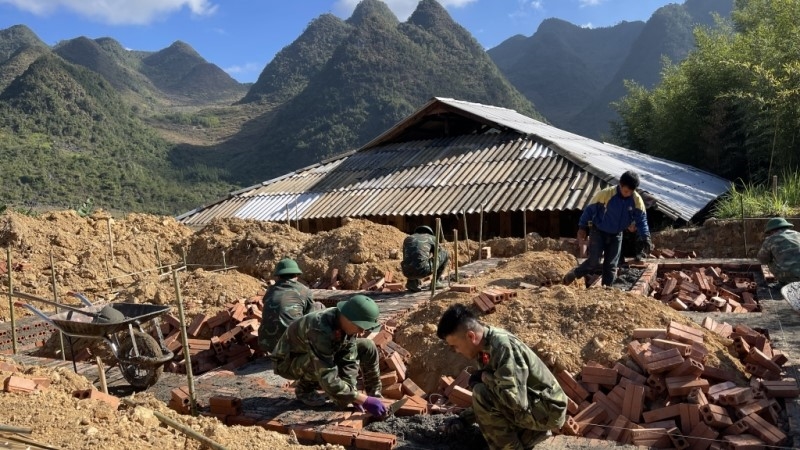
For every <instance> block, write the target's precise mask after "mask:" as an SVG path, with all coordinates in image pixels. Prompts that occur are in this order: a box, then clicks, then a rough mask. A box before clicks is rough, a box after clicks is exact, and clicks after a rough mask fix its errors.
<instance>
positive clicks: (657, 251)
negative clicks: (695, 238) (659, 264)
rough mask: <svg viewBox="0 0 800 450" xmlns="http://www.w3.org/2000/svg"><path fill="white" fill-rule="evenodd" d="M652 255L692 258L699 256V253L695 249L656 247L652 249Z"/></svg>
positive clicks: (657, 256)
mask: <svg viewBox="0 0 800 450" xmlns="http://www.w3.org/2000/svg"><path fill="white" fill-rule="evenodd" d="M650 256H652V257H654V258H670V259H672V258H681V259H692V258H697V253H695V252H694V251H688V252H686V251H683V250H672V249H668V248H654V249H653V250H651V251H650Z"/></svg>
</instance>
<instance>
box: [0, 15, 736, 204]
mask: <svg viewBox="0 0 800 450" xmlns="http://www.w3.org/2000/svg"><path fill="white" fill-rule="evenodd" d="M732 3H733V1H732V0H726V1H723V0H687V1H686V3H684V4H683V5H677V4H672V5H667V6H665V7H663V8H661V9H659V10H658V11H657V12H656V13H655V14H654V15H653V16H652V17H651V19H650V20H648V21H647V22H646V23H645V22H623V23H620V24H618V25H616V26H614V27H608V28H599V29H586V28H580V27H577V26H575V25H572V24H569V23H567V22H564V21H561V20H558V19H549V20H546V21H544V22H542V24H541V25H540V27H539V29H538V30H537V31H536V33H535V34H534V35H532V36H530V37H524V36H513V37H511V38H509V39H508V40H507V41H505V42H503V43H502V44H500V45H499V46H497V47H495V48H493V49H490V50H488V51H485V50H484V49H483V48H482V47H481V46H480V44H479V43H478V42H477V41H476V40H475V39H474V38H473V37H472V36H471V35H470V33H469V32H468V31H467V30H466V29H464V28H463V27H461V26H460V25H459V24H458V23H456V22H455V21H454V20H453V19H452V18H451V17H450V15H449V14H448V13H447V11H446V10H445V9H444V8H443V7H442V6H441V5H440V4H439V3H438V2H437V1H435V0H422V1H421V2H419V5H418V7H417V9H416V10H415V12H414V13H413V14H412V15H411V16H410V17H409V18H408V20H406V21H405V22H400V21H399V20H398V19H397V17H396V16H395V15H394V14H393V13H392V12H391V10H389V8H388V7H387V6H386V5H385V4H384V3H383V2H381V1H379V0H363V1H361V2H360V3H359V4H358V6H357V7H356V8H355V10H354V12H353V14H352V15H351V17H350V18H348V19H347V20H342V19H339V18H338V17H336V16H333V15H330V14H324V15H322V16H320V17H318V18H317V19H315V20H314V21H313V22H311V23H310V24H309V25H308V27H307V28H306V29H305V30H304V32H303V33H302V34H301V35H300V36H299V37H298V38H297V39H296V40H295V41H294V42H293V43H291V44H290V45H288V46H286V47H285V48H284V49H283V50H281V51H280V52H279V53H278V54H277V55H276V56H275V57H274V58H273V60H272V61H270V62H269V63H268V64H267V65H266V67H265V68H264V70H263V71H262V73H261V75H260V76H259V78H258V80H257V81H256V82H255V83H253V84H241V83H238V82H236V81H235V80H234V79H232V78H231V77H230V76H228V75H227V74H226V73H225V72H224V71H222V70H221V69H220V68H219V67H217V66H215V65H214V64H212V63H209V62H208V61H206V60H205V59H203V57H202V56H200V55H199V54H198V53H197V52H196V51H195V50H194V49H193V48H192V47H191V46H190V45H189V44H187V43H184V42H181V41H177V42H175V43H173V44H172V45H170V46H169V47H167V48H165V49H163V50H160V51H157V52H143V51H136V50H127V49H125V48H123V47H122V46H121V45H120V44H119V42H117V41H115V40H114V39H112V38H110V37H105V38H100V39H88V38H85V37H77V38H74V39H71V40H68V41H64V42H60V43H58V44H57V45H55V46H53V47H49V46H47V45H46V44H45V43H43V42H42V41H41V40H40V39H39V38H38V37H37V36H36V35H35V34H34V33H33V32H32V31H31V30H30V29H28V28H27V27H25V26H24V25H17V26H14V27H11V28H8V29H5V30H0V158H2V159H0V167H2V168H3V173H5V174H13V176H6V177H4V178H3V180H2V181H0V194H1V195H3V197H4V198H5V199H6V202H10V203H24V204H31V205H32V204H38V205H48V206H56V207H64V206H67V207H72V206H74V205H77V204H80V203H81V202H83V201H85V200H86V199H87V198H89V197H92V199H93V201H94V202H95V203H96V204H98V205H101V206H103V207H105V208H108V209H122V210H127V211H147V212H158V213H170V214H171V213H176V212H182V211H185V210H186V209H191V208H193V207H195V206H198V205H199V204H202V203H204V202H206V201H208V200H211V199H213V198H215V197H219V196H221V195H223V194H224V193H226V192H229V191H231V190H234V189H236V188H238V187H242V186H246V185H249V184H253V183H258V182H261V181H263V180H266V179H269V178H272V177H275V176H279V175H281V174H283V173H286V172H287V171H291V170H294V169H296V168H299V167H302V166H306V165H309V164H312V163H314V162H317V161H319V160H321V159H324V158H327V157H330V156H333V155H335V154H338V153H342V152H345V151H349V150H352V149H353V148H357V147H358V146H359V145H361V144H363V143H365V142H366V141H368V140H370V139H372V138H374V137H375V136H377V135H378V134H380V133H381V132H383V131H385V130H386V129H387V128H389V127H391V126H393V125H394V124H395V123H396V122H397V121H399V120H401V119H402V118H403V117H405V116H407V115H408V114H410V113H411V112H413V111H414V110H415V109H416V108H418V107H419V106H420V105H422V104H423V103H425V102H426V101H427V100H429V99H430V98H431V97H433V96H439V97H453V98H457V99H461V100H467V101H474V102H479V103H484V104H490V105H495V106H501V107H506V108H511V109H515V110H517V111H519V112H521V113H523V114H526V115H529V116H531V117H534V118H538V119H540V120H547V121H550V122H551V123H553V124H554V125H556V126H559V127H562V128H565V129H567V130H571V131H576V132H579V133H581V134H584V135H587V136H590V137H598V136H601V135H602V134H603V133H605V132H606V130H607V123H608V121H609V120H612V119H613V117H614V113H613V111H612V110H611V109H610V107H609V106H608V104H609V102H610V101H614V100H616V99H618V98H619V97H620V96H621V95H624V88H623V86H622V80H624V79H635V80H636V81H637V82H639V83H640V84H643V85H645V86H648V87H649V86H653V85H654V84H655V83H657V82H658V79H659V76H660V69H661V64H662V62H661V58H662V55H664V56H666V57H667V58H669V59H671V60H673V61H680V60H681V59H682V58H683V57H685V55H686V54H687V53H688V52H689V51H690V50H691V48H692V46H693V41H692V37H691V29H692V27H693V25H694V24H711V23H712V16H711V12H712V11H714V12H717V13H719V14H720V15H722V16H726V15H728V14H730V10H731V8H732ZM543 62H545V63H543ZM534 105H535V106H534Z"/></svg>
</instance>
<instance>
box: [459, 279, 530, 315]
mask: <svg viewBox="0 0 800 450" xmlns="http://www.w3.org/2000/svg"><path fill="white" fill-rule="evenodd" d="M450 290H451V291H456V292H466V293H476V292H477V288H476V287H475V286H473V285H471V284H454V285H452V286H450ZM516 296H517V291H515V290H512V289H503V288H498V287H491V288H487V289H484V290H482V291H481V292H480V293H478V295H476V296H475V297H473V298H472V303H474V304H475V306H477V307H478V309H480V310H481V312H482V313H484V314H491V313H493V312H495V310H496V308H495V305H497V304H498V303H503V302H504V301H506V300H511V299H512V298H515V297H516Z"/></svg>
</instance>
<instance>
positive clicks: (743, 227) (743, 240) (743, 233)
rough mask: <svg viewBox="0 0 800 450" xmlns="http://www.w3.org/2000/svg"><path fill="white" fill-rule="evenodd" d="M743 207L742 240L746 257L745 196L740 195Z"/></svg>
mask: <svg viewBox="0 0 800 450" xmlns="http://www.w3.org/2000/svg"><path fill="white" fill-rule="evenodd" d="M739 203H740V205H741V208H742V242H744V257H745V258H747V226H746V225H745V223H744V196H740V197H739Z"/></svg>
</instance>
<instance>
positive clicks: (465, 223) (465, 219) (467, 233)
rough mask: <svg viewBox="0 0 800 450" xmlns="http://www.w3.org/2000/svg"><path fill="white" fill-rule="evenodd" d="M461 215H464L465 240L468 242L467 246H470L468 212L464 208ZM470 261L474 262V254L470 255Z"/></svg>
mask: <svg viewBox="0 0 800 450" xmlns="http://www.w3.org/2000/svg"><path fill="white" fill-rule="evenodd" d="M461 216H462V217H464V240H465V241H466V242H467V248H469V231H467V214H466V213H465V212H464V211H463V210H462V211H461ZM469 262H472V254H470V255H469Z"/></svg>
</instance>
